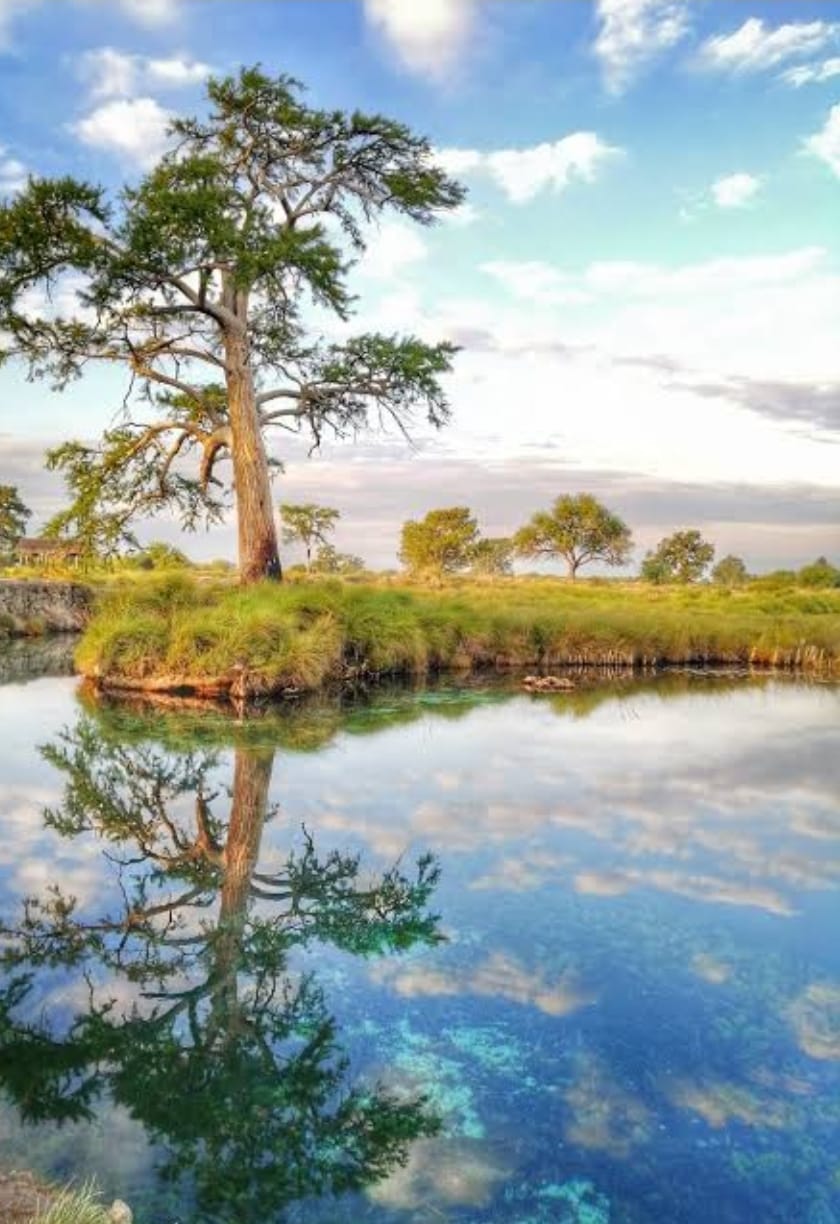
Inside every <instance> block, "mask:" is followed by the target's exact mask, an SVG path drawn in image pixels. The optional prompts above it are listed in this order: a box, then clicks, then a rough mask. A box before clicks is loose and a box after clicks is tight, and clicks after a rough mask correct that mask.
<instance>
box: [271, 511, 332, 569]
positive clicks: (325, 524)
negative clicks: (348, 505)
mask: <svg viewBox="0 0 840 1224" xmlns="http://www.w3.org/2000/svg"><path fill="white" fill-rule="evenodd" d="M340 518H341V512H340V511H339V510H333V509H331V508H330V507H329V506H317V505H316V504H315V503H314V502H306V503H304V504H302V505H297V506H296V505H292V503H291V502H284V503H283V504H282V505H281V506H280V520H281V522H282V524H283V543H284V544H302V545H303V548H304V551H305V553H306V568H307V569H308V570H310V569H311V568H312V546H313V544H321V545H325V544H327V536H328V535H329V533H330V532H331V531H334V530H335V525H336V523H337V522H338V520H339V519H340Z"/></svg>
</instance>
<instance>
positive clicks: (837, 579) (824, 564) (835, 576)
mask: <svg viewBox="0 0 840 1224" xmlns="http://www.w3.org/2000/svg"><path fill="white" fill-rule="evenodd" d="M796 580H797V582H798V583H799V585H800V586H810V587H836V586H840V569H837V567H836V566H834V565H832V564H831V562H830V561H829V560H828V559H827V558H826V557H817V559H816V561H812V562H811V564H810V565H803V566H802V569H801V570H799V572H798V574H797V575H796Z"/></svg>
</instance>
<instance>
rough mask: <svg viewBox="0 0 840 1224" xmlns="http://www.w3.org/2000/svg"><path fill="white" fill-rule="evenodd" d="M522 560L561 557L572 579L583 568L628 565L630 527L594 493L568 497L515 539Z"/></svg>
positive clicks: (538, 516)
mask: <svg viewBox="0 0 840 1224" xmlns="http://www.w3.org/2000/svg"><path fill="white" fill-rule="evenodd" d="M513 542H514V548H515V549H516V552H517V553H518V554H519V555H520V556H521V557H535V558H540V557H544V558H546V559H550V560H556V559H557V558H561V559H562V560H563V561H565V562H566V567H567V572H568V575H569V577H570V578H575V577H576V576H577V572H578V570H579V569H580V567H581V566H582V565H588V564H590V563H591V562H593V561H600V562H602V563H603V564H604V565H611V566H615V565H624V564H625V563H626V562H627V560H628V558H629V556H630V552H631V550H632V548H633V537H632V535H631V533H630V528H629V527H628V526H627V524H626V523H625V522H624V521H623V520H622V519H620V518H619V517H618V515H617V514H613V513H612V511H610V510H608V509H607V507H606V506H604V505H602V504H601V502H599V501H598V499H597V498H596V497H593V496H592V494H591V493H577V494H569V493H567V494H564V495H563V496H562V497H558V498H557V500H556V501H555V503H554V505H553V506H552V507H551V510H540V511H538V512H537V513H536V514H534V515H533V516H532V517H531V520H530V522H529V523H527V524H526V525H525V526H524V527H520V529H519V531H517V532H516V534H515V535H514V537H513Z"/></svg>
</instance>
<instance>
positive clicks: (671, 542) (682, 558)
mask: <svg viewBox="0 0 840 1224" xmlns="http://www.w3.org/2000/svg"><path fill="white" fill-rule="evenodd" d="M714 556H715V548H714V545H713V544H709V542H708V541H707V540H704V539H703V537H702V536H701V535H700V532H699V531H697V530H695V529H693V528H692V529H690V530H687V531H675V532H674V534H673V535H670V536H666V537H665V539H664V540H660V541H659V543H658V544H657V546H656V548H655V550H654V551H653V552H649V553H647V554H646V555H645V559H644V561H643V562H642V570H641V576H642V578H644V580H645V581H646V582H653V583H656V584H660V583H664V582H699V581H700V579H701V578H702V577H703V575H704V574H705V572H706V570H707V569H708V568H709V566H710V565H711V564H712V561H713V560H714Z"/></svg>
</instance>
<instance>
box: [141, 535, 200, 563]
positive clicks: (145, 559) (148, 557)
mask: <svg viewBox="0 0 840 1224" xmlns="http://www.w3.org/2000/svg"><path fill="white" fill-rule="evenodd" d="M136 560H137V564H138V565H139V567H140V568H141V569H150V570H177V569H189V567H190V559H189V557H188V556H187V554H186V553H184V552H182V551H181V549H180V548H176V547H175V546H174V544H166V543H165V542H164V541H163V540H153V541H152V542H151V544H147V545H146V546H145V548H144V549H143V550H142V552H140V553H139V554H138V556H137V558H136Z"/></svg>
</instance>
